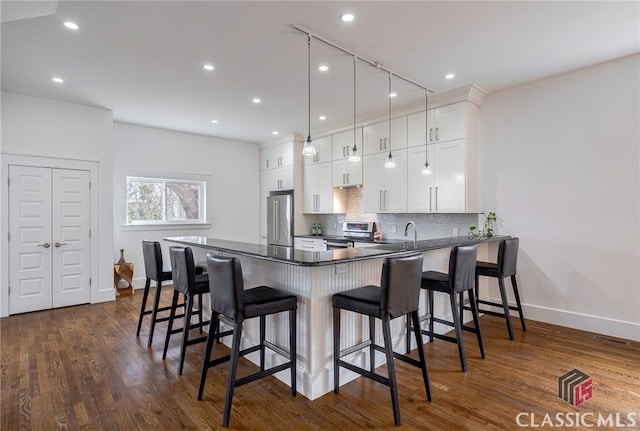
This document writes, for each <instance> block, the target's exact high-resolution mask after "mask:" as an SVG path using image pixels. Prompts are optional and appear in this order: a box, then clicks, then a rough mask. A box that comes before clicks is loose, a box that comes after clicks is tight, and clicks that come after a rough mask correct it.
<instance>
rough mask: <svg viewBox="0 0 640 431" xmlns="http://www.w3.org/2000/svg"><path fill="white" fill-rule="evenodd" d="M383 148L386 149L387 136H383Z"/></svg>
mask: <svg viewBox="0 0 640 431" xmlns="http://www.w3.org/2000/svg"><path fill="white" fill-rule="evenodd" d="M384 149H385V150H386V149H387V138H384Z"/></svg>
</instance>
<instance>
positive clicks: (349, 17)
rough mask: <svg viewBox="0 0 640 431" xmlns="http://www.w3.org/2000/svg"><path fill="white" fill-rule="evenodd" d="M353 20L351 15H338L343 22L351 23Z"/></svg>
mask: <svg viewBox="0 0 640 431" xmlns="http://www.w3.org/2000/svg"><path fill="white" fill-rule="evenodd" d="M354 18H355V16H354V15H353V14H352V13H343V14H342V15H340V19H341V20H342V21H344V22H351V21H353V20H354Z"/></svg>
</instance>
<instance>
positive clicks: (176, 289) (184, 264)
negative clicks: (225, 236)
mask: <svg viewBox="0 0 640 431" xmlns="http://www.w3.org/2000/svg"><path fill="white" fill-rule="evenodd" d="M169 257H170V258H171V268H172V278H173V301H172V302H171V311H170V312H169V327H168V328H167V335H166V337H165V339H164V350H163V352H162V359H165V358H166V357H167V349H168V348H169V340H170V338H171V336H172V335H173V334H179V333H180V332H182V347H181V348H180V365H179V367H178V374H182V369H183V368H184V357H185V353H186V350H187V346H190V345H192V344H196V343H203V342H204V341H206V339H207V337H206V336H202V337H199V338H195V339H191V340H189V331H190V330H191V329H195V328H198V329H199V330H200V333H202V328H203V327H204V326H206V325H208V324H209V323H210V321H206V322H203V321H202V294H203V293H207V292H209V278H208V276H207V274H197V275H196V267H195V264H194V262H193V252H192V251H191V248H190V247H179V246H171V247H169ZM180 294H183V295H184V297H185V301H184V303H185V310H184V325H183V327H182V328H180V329H173V322H174V320H175V319H176V317H177V316H176V309H177V308H178V306H179V305H178V298H179V296H180ZM196 296H197V297H198V317H199V318H198V323H191V317H192V313H193V300H194V298H195V297H196ZM213 328H216V326H213ZM213 332H215V331H213Z"/></svg>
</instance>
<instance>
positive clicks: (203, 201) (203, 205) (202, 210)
mask: <svg viewBox="0 0 640 431" xmlns="http://www.w3.org/2000/svg"><path fill="white" fill-rule="evenodd" d="M132 180H133V181H138V182H149V183H161V185H162V207H163V211H162V213H163V217H165V218H166V199H167V183H186V184H197V185H199V186H200V204H199V205H198V219H197V220H166V219H164V220H129V214H128V207H129V202H128V200H127V187H128V184H129V182H130V181H132ZM124 189H125V192H124V220H125V224H124V226H129V227H133V226H135V227H143V226H148V227H152V228H158V227H162V226H166V227H180V226H194V227H195V226H199V227H204V226H208V225H210V223H208V222H207V181H206V180H204V179H198V180H196V179H183V178H167V177H164V176H163V177H152V176H138V175H125V178H124Z"/></svg>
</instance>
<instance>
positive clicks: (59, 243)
mask: <svg viewBox="0 0 640 431" xmlns="http://www.w3.org/2000/svg"><path fill="white" fill-rule="evenodd" d="M63 245H67V243H66V242H56V243H55V244H53V246H54V247H62V246H63Z"/></svg>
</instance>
